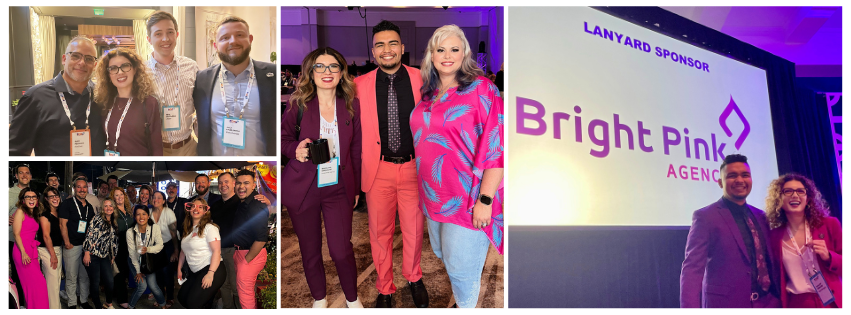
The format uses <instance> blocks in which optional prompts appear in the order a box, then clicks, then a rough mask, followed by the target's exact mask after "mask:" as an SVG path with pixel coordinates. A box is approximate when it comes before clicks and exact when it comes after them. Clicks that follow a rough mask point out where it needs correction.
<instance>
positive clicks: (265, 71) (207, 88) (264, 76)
mask: <svg viewBox="0 0 851 315" xmlns="http://www.w3.org/2000/svg"><path fill="white" fill-rule="evenodd" d="M253 61H254V74H255V75H256V78H255V80H256V82H257V90H258V91H259V92H260V112H261V113H262V114H261V115H260V130H261V132H263V139H265V140H266V155H276V154H275V152H276V150H275V143H277V139H278V135H277V133H276V132H275V130H276V129H275V128H276V126H275V117H277V110H278V105H277V104H278V103H279V102H280V100H278V99H277V98H276V97H275V93H276V87H277V82H278V81H277V80H278V74H277V73H278V70H276V69H275V64H272V63H268V62H262V61H258V60H253ZM219 69H221V66H220V65H214V66H212V67H209V68H207V69H204V70H201V71H198V75H197V76H196V77H195V91H194V92H192V98H193V99H194V100H195V113H197V115H198V155H199V156H210V155H213V154H212V141H218V139H213V137H215V135H213V134H212V132H211V130H212V128H213V127H212V126H213V125H212V124H213V122H212V121H211V114H210V107H211V104H212V100H213V93H218V91H217V90H216V89H217V88H216V87H214V86H213V84H214V83H215V82H216V78H217V77H218V75H219ZM270 73H271V74H272V75H271V76H269V74H270Z"/></svg>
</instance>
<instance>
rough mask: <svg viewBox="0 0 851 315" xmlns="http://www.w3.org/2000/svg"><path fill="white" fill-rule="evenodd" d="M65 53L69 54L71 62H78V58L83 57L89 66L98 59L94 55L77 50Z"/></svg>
mask: <svg viewBox="0 0 851 315" xmlns="http://www.w3.org/2000/svg"><path fill="white" fill-rule="evenodd" d="M65 54H66V55H71V61H73V62H79V61H80V59H83V58H85V59H86V64H87V65H90V66H91V65H94V64H95V62H97V61H98V59H97V58H96V57H95V56H89V55H83V54H81V53H78V52H69V53H65Z"/></svg>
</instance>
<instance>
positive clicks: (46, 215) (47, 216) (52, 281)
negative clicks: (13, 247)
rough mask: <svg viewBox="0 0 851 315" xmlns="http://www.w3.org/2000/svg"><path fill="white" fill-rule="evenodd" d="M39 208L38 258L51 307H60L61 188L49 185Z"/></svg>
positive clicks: (42, 196)
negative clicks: (57, 188) (58, 211)
mask: <svg viewBox="0 0 851 315" xmlns="http://www.w3.org/2000/svg"><path fill="white" fill-rule="evenodd" d="M41 198H42V199H41V202H40V203H39V205H38V208H39V210H40V211H39V216H38V223H39V227H40V228H39V230H40V231H39V233H37V234H36V237H37V240H38V242H39V244H38V259H39V260H40V261H41V273H43V274H44V279H45V280H47V299H48V301H49V302H50V308H51V309H60V308H62V305H61V304H60V303H59V282H60V281H62V275H61V274H62V243H63V241H62V231H61V230H60V229H59V214H58V213H57V210H56V209H59V202H60V201H62V200H61V199H62V198H60V197H59V190H56V188H53V187H47V188H46V189H45V190H44V193H43V194H42V195H41Z"/></svg>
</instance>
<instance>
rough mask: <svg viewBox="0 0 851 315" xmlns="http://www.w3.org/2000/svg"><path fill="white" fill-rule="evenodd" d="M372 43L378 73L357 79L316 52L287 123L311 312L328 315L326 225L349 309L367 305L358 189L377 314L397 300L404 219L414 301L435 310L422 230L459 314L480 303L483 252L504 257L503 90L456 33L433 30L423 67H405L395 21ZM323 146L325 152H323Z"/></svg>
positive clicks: (286, 197)
mask: <svg viewBox="0 0 851 315" xmlns="http://www.w3.org/2000/svg"><path fill="white" fill-rule="evenodd" d="M372 45H373V46H372V55H373V57H374V58H375V60H376V62H377V63H378V65H379V67H378V69H376V70H374V71H371V72H369V73H367V74H364V75H361V76H359V77H357V78H356V79H353V78H352V76H351V75H349V74H348V69H347V67H348V66H347V62H346V59H345V58H344V57H343V56H342V55H341V54H340V53H339V52H337V51H336V50H334V49H333V48H330V47H327V48H319V49H316V50H314V51H313V52H311V53H309V54H308V55H307V56H306V57H305V58H304V61H303V62H302V71H303V72H304V73H305V75H303V76H300V77H299V82H298V84H296V86H297V89H296V91H295V92H294V93H293V94H292V96H291V98H290V104H289V105H288V108H287V109H286V111H285V112H284V115H283V116H284V117H283V119H282V122H281V149H282V151H283V152H282V154H283V155H284V156H286V157H288V158H290V159H291V160H290V161H289V163H287V165H286V167H285V169H284V172H283V179H282V184H283V185H284V186H285V187H287V189H284V190H282V192H281V199H282V200H283V204H284V205H285V206H286V207H287V211H288V213H289V216H290V218H291V220H292V224H293V228H294V230H295V233H296V235H297V236H298V242H299V249H300V250H301V256H302V264H303V266H304V273H305V277H306V278H307V282H308V286H309V288H310V294H311V296H312V297H313V300H314V302H313V307H317V308H322V307H327V300H326V293H327V291H326V278H325V268H324V265H323V261H322V248H321V247H322V235H321V231H322V226H321V224H322V223H321V222H323V221H324V222H325V233H326V237H327V240H328V249H329V252H330V255H331V258H332V260H333V261H334V264H335V265H336V270H337V273H338V274H339V278H340V286H341V287H342V291H343V293H344V295H345V298H346V301H347V306H348V307H363V306H362V303H361V300H360V299H359V297H358V294H357V278H358V275H357V267H356V265H355V256H354V251H353V248H352V242H351V238H352V218H353V213H352V209H353V208H354V207H355V205H356V204H357V203H358V198H359V195H360V192H361V191H363V192H365V193H366V199H367V204H368V205H369V212H368V216H369V238H370V245H371V249H372V258H373V262H374V264H375V270H376V273H377V275H378V279H377V281H376V287H377V289H378V296H377V297H375V300H374V303H375V307H392V302H393V294H394V293H395V292H396V286H395V285H394V283H393V273H394V272H393V234H394V231H395V225H396V224H395V223H396V217H397V214H398V218H399V224H400V226H401V232H402V243H403V255H402V257H403V259H402V270H401V271H402V275H403V276H404V277H405V279H407V281H408V286H409V288H410V292H411V295H412V298H413V301H414V304H415V305H416V306H417V307H428V305H429V297H428V292H427V290H426V287H425V285H424V283H423V279H422V277H423V272H422V268H421V267H420V258H421V254H422V243H423V232H424V231H423V230H424V226H427V227H428V233H429V234H428V235H429V240H430V242H431V247H432V250H433V251H434V254H435V255H436V256H437V257H438V258H440V259H441V260H442V261H443V263H444V265H445V267H446V271H447V273H448V275H449V279H450V281H451V285H452V292H453V295H454V297H455V301H456V302H457V306H458V307H475V306H476V304H477V301H478V296H479V290H480V282H481V275H482V269H483V268H484V263H485V259H486V257H487V252H488V248H489V246H491V245H493V246H494V247H495V248H496V249H497V251H498V252H499V253H500V254H502V248H503V225H504V224H503V208H502V203H503V199H502V198H503V188H502V178H503V152H504V142H503V124H504V121H503V100H502V97H501V95H500V91H499V90H498V89H497V88H496V86H495V85H494V84H493V83H491V82H490V81H489V80H488V79H487V78H485V77H484V76H483V75H484V74H483V72H482V70H481V68H479V67H478V65H477V64H476V62H475V61H474V59H473V58H472V53H471V50H470V45H469V43H468V41H467V39H466V37H465V35H464V32H463V31H462V30H461V29H460V28H459V27H457V26H455V25H447V26H443V27H440V28H438V29H437V30H436V31H435V32H434V35H433V36H432V37H431V39H430V40H429V41H428V47H427V49H426V53H425V57H424V59H423V61H422V63H421V68H420V69H417V68H413V67H409V66H406V65H403V64H402V63H401V58H402V55H403V54H404V52H405V45H404V44H403V43H402V38H401V35H400V31H399V27H398V26H396V25H394V24H393V23H391V22H388V21H382V22H380V23H379V24H377V25H376V26H375V27H373V29H372ZM324 145H327V148H328V150H327V151H323V150H321V149H316V147H319V146H324ZM320 148H321V147H320ZM322 152H328V153H329V154H324V153H322ZM317 154H318V155H321V156H317ZM329 159H330V160H329ZM317 164H318V165H317Z"/></svg>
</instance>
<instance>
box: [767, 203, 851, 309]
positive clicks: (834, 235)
mask: <svg viewBox="0 0 851 315" xmlns="http://www.w3.org/2000/svg"><path fill="white" fill-rule="evenodd" d="M811 233H812V234H813V239H815V240H824V243H825V244H826V245H827V250H828V251H830V262H827V261H824V260H821V258H816V259H818V261H819V267H820V268H821V272H822V273H824V280H825V281H827V286H828V287H830V289H831V290H833V296H834V298H835V299H836V306H838V307H840V308H841V307H842V226H841V225H840V223H839V220H837V219H836V218H834V217H827V218H825V219H824V221H823V222H822V225H821V226H820V227H817V228H815V229H813V230H812V231H811ZM769 234H770V238H771V245H772V246H771V250H773V251H774V259H775V261H774V263H775V265H778V266H780V301H782V302H783V307H786V306H787V303H788V302H789V298H788V296H787V295H788V294H789V292H786V268H785V267H784V266H783V256H782V254H783V252H782V250H783V249H782V245H783V244H782V243H781V242H783V236H785V235H786V224H784V225H781V226H780V227H778V228H776V229H772V230H771V231H770V232H769ZM816 257H818V255H816Z"/></svg>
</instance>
